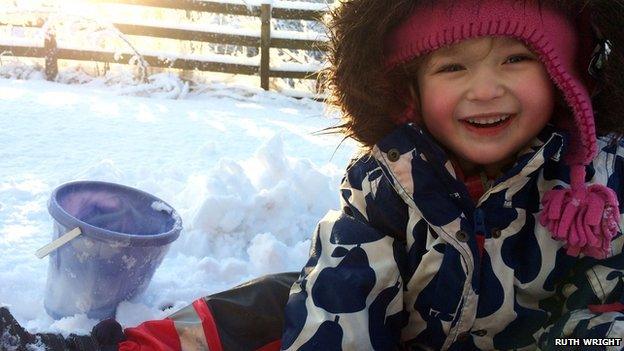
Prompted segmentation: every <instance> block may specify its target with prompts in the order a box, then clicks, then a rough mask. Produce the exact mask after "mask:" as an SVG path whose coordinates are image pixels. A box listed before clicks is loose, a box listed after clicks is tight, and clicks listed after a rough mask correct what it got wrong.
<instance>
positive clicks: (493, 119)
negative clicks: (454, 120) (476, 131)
mask: <svg viewBox="0 0 624 351" xmlns="http://www.w3.org/2000/svg"><path fill="white" fill-rule="evenodd" d="M509 117H511V115H502V116H498V117H490V118H480V119H477V118H467V119H466V120H467V121H468V122H470V123H473V124H493V123H497V122H500V121H504V120H506V119H507V118H509Z"/></svg>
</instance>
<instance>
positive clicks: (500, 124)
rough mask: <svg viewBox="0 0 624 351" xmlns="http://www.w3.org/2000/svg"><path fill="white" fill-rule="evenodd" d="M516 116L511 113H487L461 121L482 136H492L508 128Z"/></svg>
mask: <svg viewBox="0 0 624 351" xmlns="http://www.w3.org/2000/svg"><path fill="white" fill-rule="evenodd" d="M514 117H516V115H515V114H511V113H500V114H487V115H478V116H471V117H466V118H464V119H461V120H460V122H462V124H463V125H464V126H465V127H466V129H467V130H469V131H470V132H472V133H475V134H478V135H480V136H492V135H496V134H498V133H500V132H501V131H502V130H504V129H505V128H507V126H509V125H510V124H511V121H512V120H513V119H514Z"/></svg>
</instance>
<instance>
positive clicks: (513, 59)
mask: <svg viewBox="0 0 624 351" xmlns="http://www.w3.org/2000/svg"><path fill="white" fill-rule="evenodd" d="M531 60H533V57H531V56H529V55H525V54H519V55H512V56H509V57H508V58H507V60H506V61H505V63H519V62H523V61H531Z"/></svg>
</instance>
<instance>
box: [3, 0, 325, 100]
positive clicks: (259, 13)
mask: <svg viewBox="0 0 624 351" xmlns="http://www.w3.org/2000/svg"><path fill="white" fill-rule="evenodd" d="M99 2H100V3H112V4H125V5H135V6H142V7H156V8H165V9H175V10H185V11H197V12H209V13H219V14H229V15H238V16H253V17H260V23H261V25H260V35H259V36H254V35H249V34H230V33H220V32H218V31H210V30H192V29H181V28H167V27H159V26H154V25H146V24H129V23H113V26H114V27H115V28H117V30H119V32H121V33H123V34H124V35H132V36H143V37H152V38H163V39H174V40H189V41H197V42H206V43H213V44H230V45H238V46H247V47H255V48H258V49H259V50H260V64H259V65H256V64H246V63H232V62H218V61H215V60H210V59H192V58H175V59H173V60H171V59H163V58H162V57H160V56H157V55H150V54H141V57H142V59H143V60H144V62H146V63H147V64H148V65H149V66H150V67H157V68H176V69H183V70H199V71H211V72H220V73H233V74H245V75H259V76H260V86H261V87H262V88H263V89H265V90H268V89H269V80H270V78H271V77H277V78H303V79H317V77H318V72H316V71H310V70H306V69H294V70H293V69H290V70H289V69H273V70H271V69H270V49H271V48H283V49H299V50H319V51H324V48H325V45H326V41H324V40H318V39H307V38H304V39H290V38H272V37H271V19H272V18H276V19H290V20H292V19H297V20H312V21H320V20H321V18H322V16H323V15H324V14H325V13H326V12H327V11H325V10H316V9H291V8H280V7H273V6H272V5H270V4H262V5H260V6H254V5H252V6H246V5H240V4H228V3H218V2H212V1H196V0H99ZM44 22H45V20H44V19H42V20H39V21H36V22H29V23H20V24H15V23H0V26H2V25H5V26H6V25H23V26H29V27H41V26H42V25H43V23H44ZM2 52H9V53H11V54H12V55H13V56H20V57H35V58H44V59H45V61H46V76H47V78H48V79H50V80H53V79H55V77H56V75H57V74H58V69H57V67H58V63H57V60H78V61H96V62H106V63H116V64H130V63H131V61H132V56H133V55H132V54H115V53H114V52H108V51H98V50H83V49H67V48H59V47H58V46H57V45H56V40H55V37H54V33H47V39H46V40H45V43H44V45H43V46H42V47H36V46H33V47H25V46H16V45H1V44H0V53H2ZM171 54H175V53H171Z"/></svg>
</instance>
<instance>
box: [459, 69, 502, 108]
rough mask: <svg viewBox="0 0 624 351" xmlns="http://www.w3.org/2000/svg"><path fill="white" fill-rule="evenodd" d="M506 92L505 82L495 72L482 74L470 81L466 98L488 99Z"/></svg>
mask: <svg viewBox="0 0 624 351" xmlns="http://www.w3.org/2000/svg"><path fill="white" fill-rule="evenodd" d="M504 94H505V87H504V85H503V83H502V82H501V81H500V80H499V79H498V77H496V76H495V75H494V74H491V73H490V74H481V75H479V76H476V77H474V78H473V79H472V81H471V82H470V85H469V87H468V91H467V93H466V98H467V99H468V100H471V101H488V100H493V99H496V98H499V97H501V96H503V95H504Z"/></svg>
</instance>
